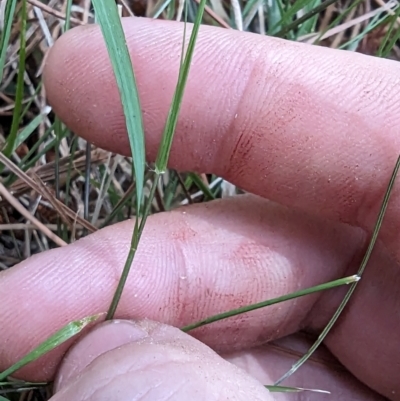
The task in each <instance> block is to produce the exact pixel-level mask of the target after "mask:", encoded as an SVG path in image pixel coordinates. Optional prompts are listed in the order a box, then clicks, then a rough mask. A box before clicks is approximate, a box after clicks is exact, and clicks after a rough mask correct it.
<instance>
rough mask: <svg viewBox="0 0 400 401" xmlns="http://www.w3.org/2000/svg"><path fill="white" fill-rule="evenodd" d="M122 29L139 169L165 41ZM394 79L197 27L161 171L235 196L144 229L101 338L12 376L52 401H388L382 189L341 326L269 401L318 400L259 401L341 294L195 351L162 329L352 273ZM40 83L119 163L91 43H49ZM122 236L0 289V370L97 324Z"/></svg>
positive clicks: (191, 341)
mask: <svg viewBox="0 0 400 401" xmlns="http://www.w3.org/2000/svg"><path fill="white" fill-rule="evenodd" d="M123 26H124V29H125V33H126V36H127V43H128V47H129V50H130V53H131V55H132V60H133V65H134V68H135V74H136V79H137V83H138V88H139V94H140V100H141V104H142V109H143V115H144V126H145V131H146V151H147V159H148V160H149V161H154V158H155V156H156V152H157V148H158V144H159V141H160V137H161V134H162V129H163V124H164V122H165V119H166V116H167V113H168V108H169V105H170V101H171V98H172V94H173V90H174V87H175V84H176V78H177V72H178V66H179V61H180V49H181V38H182V25H181V24H179V23H174V22H167V21H152V20H147V19H141V18H134V19H124V20H123ZM399 80H400V76H399V68H398V63H396V62H394V61H389V60H381V59H377V58H373V57H368V56H364V55H361V54H356V53H350V52H342V51H337V50H331V49H327V48H320V47H313V46H309V45H304V44H297V43H292V42H287V41H283V40H277V39H272V38H267V37H261V36H259V35H254V34H249V33H239V32H236V31H233V30H229V31H228V30H223V29H217V28H211V27H202V28H201V29H200V34H199V38H198V42H197V46H196V51H195V56H194V60H193V65H192V69H191V72H190V78H189V83H188V86H187V90H186V92H185V98H184V102H183V106H182V110H181V115H180V120H179V123H178V127H177V132H176V136H175V140H174V144H173V146H172V151H171V157H170V162H169V167H171V168H175V169H177V170H180V171H185V170H196V171H199V172H207V173H210V172H212V173H215V174H218V175H220V176H222V177H224V178H225V179H227V180H228V181H230V182H232V183H234V184H236V185H238V186H239V187H241V188H243V189H244V190H246V191H247V192H249V193H250V194H247V195H241V196H236V197H233V198H229V199H222V200H218V201H214V202H210V203H207V204H200V205H193V206H188V207H184V208H180V209H178V210H175V211H172V212H166V213H160V214H157V215H154V216H151V217H150V218H149V219H148V223H147V225H146V228H145V231H144V234H143V237H142V240H141V243H140V246H139V249H138V252H137V256H136V258H135V262H134V265H133V268H132V272H131V274H130V276H129V278H128V281H127V285H126V289H125V292H124V294H123V297H122V300H121V303H120V305H119V308H118V310H117V313H116V318H117V319H118V320H117V321H115V322H112V323H109V322H107V323H105V324H100V325H98V326H96V327H95V328H94V329H93V330H92V331H90V332H89V333H88V332H87V331H86V332H85V333H84V334H83V335H82V336H81V337H80V340H79V341H78V342H77V343H76V344H74V345H73V346H72V347H71V348H70V346H71V343H68V344H66V345H64V346H61V347H60V348H58V349H57V350H54V351H53V352H52V353H50V354H49V355H46V356H45V357H43V358H41V359H40V360H39V361H37V362H35V363H32V364H31V365H29V366H27V367H26V368H24V369H22V370H21V371H20V372H19V373H18V377H21V378H24V379H29V380H50V379H53V378H55V379H56V387H55V389H56V394H55V396H54V399H55V400H64V399H75V400H86V399H96V400H99V399H110V397H111V396H112V395H114V396H115V394H118V397H119V399H121V400H167V399H174V400H187V399H189V398H190V399H193V400H197V399H198V400H205V399H207V400H228V399H229V400H242V399H243V400H248V399H255V400H296V399H298V400H300V399H307V400H321V399H322V400H324V399H335V400H381V399H382V400H383V399H390V400H400V380H399V373H398V371H399V369H398V367H399V364H400V347H399V341H400V334H399V333H400V314H399V305H400V275H399V269H400V247H399V246H398V243H399V240H400V231H399V229H398V228H399V227H400V186H399V185H397V186H396V187H395V189H394V192H393V195H392V198H391V203H390V206H389V208H388V212H387V215H386V218H385V221H384V224H383V227H382V231H381V234H380V239H379V241H378V244H377V246H376V248H375V250H374V253H373V255H372V258H371V261H370V263H369V265H368V267H367V269H366V272H365V275H364V276H363V279H362V281H361V282H360V284H359V286H358V287H357V290H356V293H355V294H354V296H353V298H352V300H351V302H350V304H349V305H348V307H347V308H346V311H345V313H344V314H343V315H342V316H341V318H340V320H339V321H338V322H337V325H336V326H335V327H334V329H333V330H332V332H331V333H330V335H329V336H328V338H327V339H326V341H325V343H324V347H322V348H321V349H320V350H319V352H318V353H317V354H316V356H315V357H314V359H313V360H312V361H311V362H310V363H308V364H307V365H306V366H305V367H303V368H302V369H300V371H299V372H298V373H296V375H294V376H293V377H291V378H290V379H289V380H288V381H287V382H284V383H283V384H284V385H293V386H304V387H311V388H319V389H324V390H329V391H331V392H332V394H331V395H330V396H329V395H324V394H313V393H307V395H306V398H301V397H305V395H304V394H306V393H304V394H298V395H296V394H278V395H276V394H273V393H268V392H266V391H265V389H264V388H263V386H262V384H267V383H273V382H274V380H276V379H278V378H279V377H280V376H281V375H282V374H283V373H284V372H285V371H286V370H287V369H288V368H290V366H291V365H292V363H294V361H296V360H297V357H296V353H299V352H304V351H305V350H306V349H307V347H308V346H309V345H310V341H311V339H310V338H309V337H304V334H301V331H302V332H303V333H304V332H307V333H309V334H310V335H312V334H313V333H314V334H318V333H319V332H320V331H321V329H322V328H323V327H324V325H325V324H326V323H327V321H328V320H329V319H330V317H331V316H332V314H333V313H334V311H335V309H336V307H337V306H338V304H339V302H340V300H341V298H342V296H343V294H344V292H345V291H346V290H347V288H339V289H336V290H331V291H327V292H324V293H320V294H315V295H313V296H309V297H305V298H301V299H298V300H296V301H292V302H287V303H284V304H279V305H276V306H272V307H269V308H266V309H262V310H259V311H256V312H252V313H250V314H248V315H246V316H239V317H236V318H232V319H229V320H226V321H222V322H217V323H215V324H212V325H209V326H205V327H204V328H201V329H198V330H196V331H193V332H192V333H191V335H192V336H189V335H187V334H183V333H181V332H180V331H179V330H177V329H176V328H174V327H182V326H184V325H185V324H188V323H190V322H193V321H197V320H198V319H201V318H204V317H206V316H209V315H211V314H215V313H218V312H222V311H225V310H228V309H231V308H234V307H238V306H241V305H245V304H248V303H253V302H257V301H261V300H264V299H268V298H272V297H275V296H279V295H283V294H285V293H289V292H292V291H295V290H298V289H300V288H305V287H307V286H311V285H316V284H319V283H322V282H325V281H327V280H332V279H335V278H339V277H342V276H344V275H350V274H353V273H355V271H356V270H357V268H358V265H359V262H360V260H361V258H362V256H363V252H364V251H365V248H366V245H367V241H368V239H369V235H370V233H371V230H372V228H373V225H374V223H375V219H376V215H377V213H378V210H379V207H380V203H381V201H382V197H383V194H384V191H385V189H386V186H387V183H388V180H389V177H390V174H391V172H392V170H393V167H394V164H395V162H396V159H397V156H398V153H399V150H400V136H399V135H398V126H399V123H400V121H399V120H400V115H399V113H398V112H397V109H398V105H399V104H400V95H399V93H398V84H399ZM44 82H45V88H46V91H47V96H48V99H49V102H50V104H51V105H52V107H53V109H54V111H55V112H56V113H57V114H58V115H59V116H60V118H61V119H62V120H63V121H64V122H65V123H66V124H67V125H68V126H69V127H70V128H71V129H72V130H73V131H74V132H75V133H76V134H78V135H80V136H81V137H83V138H85V139H87V140H89V141H90V142H92V143H94V144H96V145H97V146H100V147H102V148H105V149H108V150H110V151H113V152H117V153H121V154H124V155H128V154H129V153H128V152H129V145H128V139H127V136H126V131H125V128H124V117H123V113H122V108H121V105H120V102H119V100H118V90H117V87H116V84H115V81H114V78H113V73H112V69H111V66H110V63H109V61H108V56H107V51H106V48H105V45H104V43H103V40H102V36H101V33H100V30H99V29H98V28H97V27H93V26H91V27H83V28H76V29H73V30H72V31H70V32H68V33H67V34H65V35H63V36H62V37H61V38H60V39H59V40H58V41H57V42H56V44H55V46H54V47H53V49H52V50H51V51H50V54H49V57H48V59H47V63H46V68H45V72H44ZM132 227H133V225H132V221H126V222H122V223H119V224H115V225H113V226H111V227H108V228H105V229H103V230H100V231H98V232H96V233H95V234H92V235H90V236H88V237H86V238H84V239H81V240H79V241H77V242H76V243H74V244H71V245H69V246H67V247H64V248H62V249H55V250H52V251H49V252H46V253H43V254H40V255H37V256H33V257H31V258H30V259H29V260H26V261H24V262H22V263H20V264H19V265H18V266H15V267H13V268H11V269H9V270H7V271H4V272H2V273H1V275H0V298H1V299H2V308H1V310H0V321H2V322H7V324H3V325H1V326H0V369H5V368H6V367H8V366H9V365H10V364H12V363H13V362H15V361H16V360H18V358H20V357H21V356H23V355H24V354H25V353H26V352H28V351H29V350H31V349H32V348H33V347H34V346H36V345H38V344H39V343H40V342H41V341H43V340H44V339H45V338H46V337H48V336H49V335H50V334H51V333H53V332H54V331H55V330H57V329H59V328H60V327H62V326H63V325H64V324H66V323H67V322H69V321H71V320H73V319H78V318H81V317H84V316H87V315H90V314H93V313H98V312H105V311H106V310H107V307H108V305H109V302H110V299H111V297H112V294H113V292H114V290H115V287H116V285H117V282H118V278H119V274H120V272H121V270H122V267H123V264H124V261H125V258H126V254H127V251H128V244H129V240H130V236H131V232H132ZM21 289H23V290H22V291H21ZM147 319H150V320H147ZM172 326H174V327H172ZM68 348H70V350H69V352H68V353H67V355H66V356H65V352H66V351H67V349H68ZM338 361H339V362H340V364H339V362H338ZM103 378H104V379H103ZM384 397H386V398H384Z"/></svg>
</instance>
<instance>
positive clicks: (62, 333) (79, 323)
mask: <svg viewBox="0 0 400 401" xmlns="http://www.w3.org/2000/svg"><path fill="white" fill-rule="evenodd" d="M99 317H100V314H98V315H93V316H89V317H85V318H83V319H80V320H75V321H73V322H71V323H68V324H67V325H66V326H64V327H63V328H62V329H60V330H58V331H57V332H56V333H55V334H53V335H52V336H50V337H49V338H48V339H47V340H46V341H44V342H43V343H42V344H40V345H39V346H38V347H36V348H35V349H34V350H33V351H31V352H29V353H28V354H27V355H26V356H24V357H23V358H21V359H20V360H19V361H18V362H16V363H15V364H14V365H12V366H11V367H9V368H8V369H6V370H5V371H4V372H2V373H0V381H1V380H4V379H5V378H6V377H8V376H10V375H12V374H13V373H14V372H16V371H17V370H19V369H21V368H22V367H24V366H25V365H27V364H28V363H31V362H33V361H35V360H36V359H38V358H40V357H41V356H42V355H44V354H47V353H48V352H50V351H52V350H53V349H54V348H57V347H58V346H59V345H61V344H62V343H64V342H66V341H67V340H69V339H70V338H72V337H74V336H75V335H76V334H78V333H80V332H81V331H82V330H83V329H84V328H85V327H86V326H87V325H88V324H90V323H93V322H94V321H96V320H97V319H98V318H99Z"/></svg>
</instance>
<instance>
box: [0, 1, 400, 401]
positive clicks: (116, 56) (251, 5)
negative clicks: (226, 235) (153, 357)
mask: <svg viewBox="0 0 400 401" xmlns="http://www.w3.org/2000/svg"><path fill="white" fill-rule="evenodd" d="M361 1H362V0H357V1H355V2H350V4H349V5H348V7H347V8H345V9H343V10H342V11H341V13H340V14H339V15H338V16H337V17H336V18H335V19H334V21H333V22H331V23H330V24H329V26H328V27H327V29H326V30H325V32H326V31H327V30H329V29H330V28H332V27H334V26H336V25H337V24H339V23H340V22H341V21H343V20H344V19H345V17H346V16H347V15H348V14H349V13H350V11H351V10H352V9H353V8H355V7H357V6H358V4H359V3H361ZM335 2H336V0H325V1H323V2H321V1H320V0H297V1H296V2H294V3H289V2H286V1H283V0H277V1H274V2H268V4H264V6H265V9H266V14H267V21H268V24H267V25H268V30H267V31H268V34H269V35H273V36H277V37H284V38H288V39H291V40H296V39H297V38H299V37H301V36H302V35H307V34H309V33H312V32H313V31H314V30H315V26H316V21H317V16H318V15H319V14H321V13H322V12H324V11H325V10H326V9H327V7H328V6H330V5H331V4H334V3H335ZM16 4H17V1H16V0H9V1H8V2H7V6H6V11H5V19H4V29H3V32H2V35H1V41H0V44H1V47H0V82H1V80H2V76H3V70H4V65H5V60H6V50H7V48H8V43H9V40H10V33H11V28H12V21H13V18H14V14H15V10H16ZM262 4H263V2H262V1H260V0H250V1H248V2H246V3H245V6H244V8H243V11H242V15H241V18H242V20H243V21H244V26H245V27H246V28H247V27H249V26H250V24H251V23H252V21H253V20H254V17H255V14H256V12H257V9H258V7H259V6H260V5H262ZM26 6H27V5H26V0H23V2H22V7H21V9H20V14H19V17H20V18H21V21H22V24H21V33H20V40H21V46H20V54H19V77H18V82H17V89H16V97H15V108H14V114H13V124H12V127H11V131H10V134H9V136H8V137H7V142H6V146H5V148H4V149H3V152H4V153H5V154H7V156H10V155H11V154H12V153H13V152H14V151H15V149H16V148H17V147H18V146H19V145H20V144H22V143H23V142H24V141H26V140H27V139H28V138H29V137H30V135H31V134H32V133H33V132H34V131H35V130H36V129H37V128H38V126H39V125H40V124H41V123H42V122H43V118H44V116H43V115H38V116H36V118H35V119H33V120H32V121H31V123H30V124H28V125H27V126H26V127H25V128H24V129H23V130H22V131H20V132H18V127H19V125H20V121H21V116H22V115H24V112H25V111H24V110H22V98H23V96H22V95H23V92H22V91H23V73H24V71H25V61H26V60H25V46H26V43H25V32H26V28H27V15H26ZM93 6H94V9H95V15H96V21H97V22H98V24H99V25H100V27H101V31H102V33H103V36H104V40H105V43H106V46H107V50H108V52H109V56H110V60H111V63H112V66H113V71H114V74H115V79H116V82H117V86H118V89H119V93H120V96H121V102H122V105H123V111H124V115H125V119H126V127H127V131H128V137H129V142H130V147H131V153H132V160H133V163H132V176H133V177H134V185H133V186H132V188H131V189H130V192H129V193H128V195H127V196H126V197H125V198H121V199H119V200H117V202H116V204H115V209H114V210H113V212H112V213H111V217H110V218H109V219H108V220H107V221H106V223H105V224H104V225H106V224H107V223H109V222H111V220H112V218H114V217H115V216H117V215H118V214H121V213H120V212H121V210H122V208H123V207H126V206H127V205H129V203H130V199H133V204H134V207H135V210H136V219H135V223H134V227H133V234H132V241H131V246H130V250H129V253H128V256H127V260H126V263H125V266H124V269H123V273H122V276H121V279H120V282H119V285H118V288H117V290H116V292H115V294H114V297H113V299H112V301H111V304H110V308H109V310H108V312H107V317H106V319H112V318H113V316H114V314H115V311H116V309H117V307H118V302H119V299H120V297H121V295H122V293H123V289H124V285H125V283H126V279H127V277H128V274H129V272H130V267H131V265H132V262H133V261H134V257H135V253H136V250H137V247H138V245H139V241H140V237H141V234H142V232H143V229H144V227H145V224H146V219H147V217H148V216H149V214H150V213H151V205H152V202H153V199H154V196H155V193H156V189H157V185H158V183H159V181H160V179H161V177H162V176H163V175H164V174H165V173H166V172H167V164H168V158H169V153H170V149H171V146H172V143H173V138H174V133H175V128H176V124H177V121H178V116H179V112H180V107H181V103H182V98H183V94H184V90H185V86H186V83H187V80H188V78H189V71H190V63H191V60H192V57H193V54H194V51H195V44H196V38H197V34H198V31H199V29H200V24H201V22H202V20H203V15H204V9H205V6H206V0H202V1H200V4H199V5H198V6H194V5H193V4H192V3H190V5H188V4H187V2H185V21H186V19H189V20H191V19H192V20H193V21H192V22H194V25H193V30H192V33H191V36H190V40H189V44H188V48H187V51H186V53H185V55H183V52H182V62H181V68H180V71H179V76H178V81H177V86H176V90H175V93H174V97H173V99H172V103H171V108H170V111H169V114H168V118H167V121H166V124H165V129H164V132H163V136H162V141H161V145H160V147H159V150H158V154H157V159H156V162H155V165H154V168H153V169H152V170H151V171H150V173H145V166H146V164H145V157H144V155H145V144H144V130H143V122H142V113H141V107H140V101H139V97H138V93H137V88H136V81H135V74H134V68H133V67H134V66H132V63H131V60H130V57H129V53H128V49H127V46H126V42H125V37H124V33H123V30H122V26H121V21H120V14H119V12H118V8H117V7H116V5H115V1H112V0H93ZM71 7H72V1H71V0H68V1H67V8H66V14H67V19H66V23H65V26H64V29H63V31H67V30H68V29H69V27H70V15H71ZM174 7H175V3H174V2H173V1H171V0H161V1H159V2H158V3H157V5H156V7H155V8H154V11H153V15H152V16H153V17H154V18H157V17H158V16H160V15H161V14H162V13H163V12H166V13H167V14H168V15H173V14H174V11H175V8H174ZM392 10H394V14H393V15H387V14H386V13H384V12H383V11H382V13H380V14H377V16H376V17H375V18H373V19H372V20H371V22H370V24H369V25H368V26H367V28H366V29H365V30H364V31H362V32H361V33H360V34H359V35H358V36H356V37H355V38H352V39H351V40H349V41H348V42H346V43H344V44H342V45H341V47H342V48H348V49H350V48H351V47H352V46H354V45H355V44H357V43H358V42H359V41H360V40H361V39H362V38H363V37H365V35H366V34H367V33H369V32H371V31H372V30H373V29H374V28H376V27H378V26H382V25H383V24H387V25H388V26H389V29H388V30H387V32H386V34H385V36H384V39H383V40H382V42H381V45H380V47H379V50H378V52H377V55H378V56H380V57H387V56H388V55H389V52H390V51H391V50H392V49H393V47H394V46H395V44H396V41H397V40H398V39H399V37H400V32H399V31H398V30H397V31H396V30H395V29H394V27H395V23H396V19H397V18H398V16H399V15H400V6H399V5H396V6H394V7H393V8H392ZM299 11H302V12H303V14H302V15H301V16H300V17H298V18H295V17H296V15H297V13H298V12H299ZM230 18H231V21H229V22H230V25H232V26H234V24H235V22H234V17H233V14H232V15H231V16H230ZM262 23H263V21H261V22H260V24H262ZM185 27H186V26H185ZM325 32H321V33H320V35H319V36H317V39H316V41H315V43H319V40H320V39H321V37H322V36H323V33H325ZM183 43H185V32H183ZM20 77H21V78H20ZM39 88H40V86H39V87H38V88H37V90H39ZM25 110H26V109H25ZM54 127H56V128H57V129H56V132H57V136H56V137H55V138H53V139H50V132H51V131H53V130H54ZM69 134H70V133H69V132H68V130H67V129H66V128H65V127H63V126H62V125H61V124H60V125H58V124H57V123H55V124H54V125H53V126H52V127H51V128H50V129H49V130H48V131H46V133H45V135H44V136H42V137H41V138H40V140H39V141H38V143H37V144H35V146H34V147H33V148H32V149H30V151H29V153H28V154H27V155H26V156H25V157H23V158H22V160H21V162H20V167H21V169H23V170H24V171H26V170H27V169H28V168H29V167H31V166H33V165H34V164H35V163H36V162H37V161H38V160H39V158H41V157H42V156H43V155H44V154H45V153H46V152H47V151H48V150H49V149H51V148H52V147H54V146H56V147H57V146H59V143H60V141H61V140H62V139H63V138H65V137H67V136H68V135H69ZM46 140H47V141H48V142H47V144H46V145H45V146H43V147H42V149H41V150H40V151H39V150H38V148H39V146H40V145H42V144H45V141H46ZM74 144H76V141H75V142H74ZM399 165H400V158H399V159H398V160H397V163H396V166H395V169H394V171H393V174H392V177H391V179H390V182H389V184H388V187H387V191H386V194H385V196H384V199H383V202H382V207H381V209H380V212H379V215H378V218H377V222H376V225H375V229H374V232H373V234H372V237H371V241H370V244H369V247H368V249H367V252H366V254H365V256H364V259H363V261H362V263H361V265H360V268H359V271H358V273H357V275H354V276H350V277H345V278H342V279H339V280H334V281H332V282H329V283H323V284H321V285H319V286H315V287H312V288H308V289H304V290H301V291H298V292H295V293H292V294H286V295H284V296H282V297H279V298H275V299H270V300H266V301H264V302H261V303H258V304H253V305H247V306H244V307H242V308H239V309H235V310H231V311H227V312H224V313H222V314H219V315H215V316H210V317H208V318H207V319H204V320H202V321H200V322H195V323H193V324H191V325H188V326H186V327H183V328H182V330H183V331H185V332H188V331H190V330H193V329H195V328H197V327H201V326H205V325H207V324H211V323H213V322H216V321H218V320H221V319H226V318H229V317H232V316H236V315H238V314H242V313H247V312H250V311H252V310H255V309H259V308H263V307H268V306H269V305H273V304H276V303H279V302H285V301H287V300H290V299H294V298H296V297H300V296H307V295H309V294H311V293H315V292H318V291H325V290H329V289H331V288H334V287H337V286H340V285H349V286H350V288H349V290H348V292H347V294H346V296H345V297H344V299H343V301H342V303H341V304H340V306H339V308H338V309H337V311H336V313H335V314H334V316H333V317H332V319H331V320H330V322H329V323H328V325H327V326H326V327H325V329H324V330H323V331H322V333H321V334H320V336H319V337H318V339H317V341H316V342H315V343H314V344H313V346H312V347H311V348H310V349H309V351H308V352H307V353H306V354H305V355H304V356H303V357H302V358H301V359H300V360H299V361H297V362H296V364H294V365H293V367H292V369H290V370H289V371H288V372H287V373H286V374H285V375H284V376H282V377H281V378H280V379H279V380H277V381H276V382H275V383H274V384H273V385H266V388H267V390H268V391H271V392H276V391H278V392H298V391H317V392H323V390H311V389H304V388H297V387H284V386H281V385H280V383H282V382H283V381H284V380H286V379H287V378H288V377H289V376H290V375H292V374H293V373H294V372H295V371H296V370H297V369H299V368H300V367H301V366H302V365H303V364H304V363H305V362H306V361H307V360H308V358H309V357H310V356H311V355H312V354H313V352H314V351H315V350H316V349H317V347H318V346H319V345H320V344H321V343H322V341H323V339H324V338H325V336H326V335H327V334H328V332H329V331H330V329H331V328H332V327H333V325H334V323H335V322H336V320H337V318H338V317H339V316H340V314H341V312H342V311H343V310H344V308H345V306H346V304H347V303H348V301H349V299H350V297H351V296H352V294H353V293H354V291H355V289H356V285H357V283H358V281H359V280H360V279H361V278H362V274H363V272H364V270H365V268H366V266H367V263H368V260H369V257H370V255H371V252H372V250H373V248H374V245H375V242H376V239H377V237H378V233H379V230H380V227H381V224H382V221H383V217H384V214H385V212H386V208H387V205H388V202H389V198H390V194H391V191H392V188H393V185H394V181H395V178H396V175H397V173H398V170H399ZM2 168H3V166H2V165H1V166H0V169H2ZM188 177H189V179H190V180H191V182H193V183H194V184H195V185H197V187H198V188H200V189H201V190H202V191H203V193H204V195H205V199H209V200H212V199H214V198H215V197H216V196H215V195H214V194H213V193H212V192H211V191H210V189H209V188H208V187H207V186H206V185H205V184H204V182H203V181H202V180H201V178H200V177H199V176H198V175H197V174H195V173H189V176H188ZM87 178H89V177H87ZM14 179H15V177H13V176H12V174H10V176H9V177H8V180H6V182H8V184H11V183H12V182H13V181H14ZM148 179H151V182H152V184H151V188H150V192H149V195H148V196H147V198H146V199H144V187H145V182H146V181H147V180H148ZM171 182H174V184H171V186H170V188H169V189H168V191H166V194H167V195H168V199H166V201H165V202H164V203H165V204H166V205H167V206H169V205H170V200H171V198H172V197H173V191H174V190H175V189H176V188H177V187H178V185H177V180H175V181H174V180H171ZM69 184H70V180H67V186H68V187H69ZM171 188H172V189H171ZM110 191H111V190H110ZM67 194H69V190H67ZM130 196H131V198H129V197H130ZM65 228H66V226H64V234H63V237H64V238H65V239H66V236H67V234H66V231H65ZM97 319H98V315H96V316H91V317H88V318H85V319H82V320H79V321H74V322H71V323H69V324H68V325H66V326H65V327H64V328H62V329H60V330H59V331H58V332H57V333H56V334H54V335H52V336H51V337H49V338H48V339H47V340H46V341H44V342H43V343H42V344H40V345H39V346H38V347H36V348H35V349H34V350H33V351H31V352H30V353H28V355H26V356H25V357H24V358H22V359H21V360H20V361H18V362H17V363H16V364H14V365H13V366H12V367H10V368H8V369H7V370H6V371H4V372H2V373H0V382H1V381H2V380H5V379H6V378H7V377H9V376H11V375H12V374H13V373H14V372H15V371H17V370H18V369H20V368H21V367H23V366H25V365H27V364H29V363H31V362H33V361H34V360H36V359H37V358H39V357H41V356H42V355H44V354H46V353H47V352H49V351H51V350H52V349H54V348H56V347H58V346H60V345H61V344H62V343H64V342H65V341H68V340H69V339H71V338H73V337H74V336H76V335H77V334H79V333H80V332H81V331H82V330H83V328H84V327H86V326H87V325H88V324H90V323H94V322H95V321H96V320H97ZM5 384H10V383H9V382H4V383H3V382H1V383H0V386H4V385H5ZM29 385H31V384H30V383H22V384H21V388H23V386H29ZM0 400H7V401H8V399H7V398H4V397H2V396H1V395H0Z"/></svg>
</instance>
